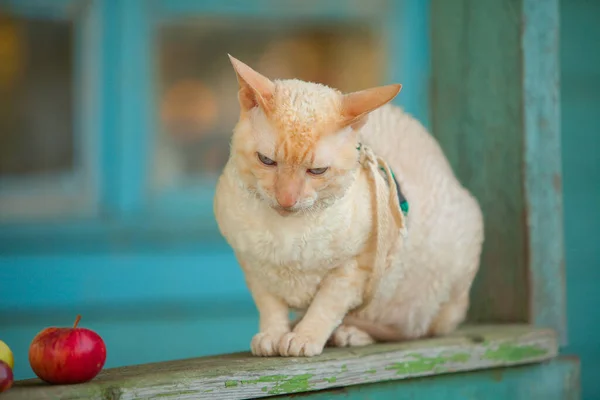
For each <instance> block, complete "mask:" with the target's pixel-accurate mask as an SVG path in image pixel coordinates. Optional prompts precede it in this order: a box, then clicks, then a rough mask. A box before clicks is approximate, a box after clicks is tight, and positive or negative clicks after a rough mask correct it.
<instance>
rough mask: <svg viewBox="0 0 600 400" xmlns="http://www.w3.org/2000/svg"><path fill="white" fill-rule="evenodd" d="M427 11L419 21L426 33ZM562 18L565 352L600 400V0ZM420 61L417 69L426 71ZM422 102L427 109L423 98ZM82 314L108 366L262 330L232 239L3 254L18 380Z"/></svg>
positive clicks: (3, 316)
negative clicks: (46, 334) (42, 345)
mask: <svg viewBox="0 0 600 400" xmlns="http://www.w3.org/2000/svg"><path fill="white" fill-rule="evenodd" d="M412 4H415V3H412ZM423 9H424V8H419V9H418V10H417V11H414V12H416V13H417V15H416V17H417V18H413V19H412V20H413V21H415V20H416V21H418V25H419V29H420V30H422V31H426V22H425V19H422V17H423V15H424V14H423ZM419 10H420V11H419ZM561 15H562V21H561V23H562V33H561V47H562V54H561V62H562V94H561V95H562V140H563V166H564V175H563V188H564V196H565V231H566V246H567V286H568V313H569V315H568V318H569V346H568V347H567V348H566V349H565V352H567V353H575V354H577V355H579V356H580V357H581V358H582V366H583V370H582V372H583V380H582V383H583V394H584V398H586V399H588V398H589V399H593V398H600V384H598V383H597V377H598V376H600V361H599V360H600V345H598V344H597V336H598V334H599V333H600V312H598V311H596V307H597V305H598V303H599V302H600V290H598V289H597V282H598V281H600V250H598V249H597V247H596V244H598V243H600V211H599V210H598V209H597V208H596V207H597V206H598V205H599V204H600V156H598V150H597V149H595V147H594V145H595V144H598V143H600V122H599V121H600V120H599V114H600V39H598V38H600V2H599V1H592V0H587V1H586V0H569V1H566V0H565V1H563V2H562V4H561ZM422 37H425V36H422ZM411 51H412V52H414V54H413V56H416V57H417V58H418V59H419V63H422V62H423V60H426V59H427V57H428V55H427V53H426V52H425V51H424V50H423V48H422V46H417V48H416V49H412V50H411ZM425 64H426V63H425ZM409 67H410V68H408V67H407V68H406V69H407V70H409V71H408V74H416V73H417V72H415V71H417V70H419V71H421V70H422V69H421V68H417V67H418V65H416V64H415V65H412V64H411V65H410V66H409ZM419 79H420V78H419ZM421 103H425V102H421V101H419V104H421ZM413 111H414V112H415V113H416V114H418V115H423V116H424V115H427V113H426V111H425V110H424V109H422V107H420V106H419V107H415V109H414V110H413ZM77 313H82V314H83V320H82V325H83V326H87V327H90V328H92V329H95V330H97V331H99V332H101V334H102V336H103V337H104V338H105V340H106V342H107V344H108V349H109V354H108V360H107V367H111V366H116V365H124V364H135V363H143V362H150V361H160V360H167V359H173V358H185V357H192V356H198V355H204V354H215V353H222V352H230V351H236V350H244V349H247V347H248V341H249V338H250V337H251V336H252V334H253V333H254V331H255V329H256V312H255V310H254V307H253V305H252V303H251V301H250V298H249V296H248V293H247V290H246V289H245V285H244V282H243V278H242V275H241V272H240V271H239V268H238V267H237V265H236V263H235V260H234V258H233V255H232V254H231V251H230V250H229V249H228V248H227V247H226V246H225V245H217V246H210V247H204V248H200V247H198V248H196V249H190V248H186V249H185V250H178V251H168V250H155V249H147V251H136V252H131V253H111V252H82V253H70V254H60V252H57V253H56V254H53V255H47V254H45V253H40V254H38V255H36V254H32V255H27V256H25V255H0V338H1V339H2V340H5V341H7V342H8V343H9V344H10V346H11V348H12V349H13V350H14V352H15V356H16V367H15V374H16V377H17V378H26V377H31V376H32V372H31V370H30V368H29V365H28V363H27V348H28V346H29V343H30V341H31V339H32V338H33V336H34V335H35V333H37V332H38V331H39V330H40V329H42V328H43V327H46V326H50V325H67V324H70V323H71V322H72V320H73V319H74V317H75V315H76V314H77Z"/></svg>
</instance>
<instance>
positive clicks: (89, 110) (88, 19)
mask: <svg viewBox="0 0 600 400" xmlns="http://www.w3.org/2000/svg"><path fill="white" fill-rule="evenodd" d="M98 5H99V2H98V1H91V2H77V1H74V0H59V1H56V2H52V3H41V2H39V1H35V0H1V1H0V6H1V7H3V8H6V9H8V10H9V11H10V13H11V15H15V16H18V17H24V18H35V19H45V20H53V21H71V22H72V23H73V28H74V29H73V32H74V36H73V38H72V39H73V41H72V43H73V50H74V51H73V58H72V62H73V71H74V76H73V80H72V84H73V86H72V87H73V92H74V93H73V94H74V96H73V111H74V112H73V120H72V124H73V134H74V137H73V141H74V167H73V170H71V171H68V172H56V173H42V174H36V175H34V176H30V177H0V224H3V223H7V222H8V223H11V222H16V221H26V222H30V221H44V220H48V219H57V218H58V219H65V218H81V217H90V216H94V215H96V214H97V213H98V196H99V192H100V182H99V176H100V174H99V170H100V160H99V157H98V151H96V149H98V148H99V147H100V144H99V138H100V134H101V123H102V118H101V116H100V115H101V112H102V109H101V108H99V107H98V100H99V97H100V90H101V89H100V87H99V86H100V83H101V79H100V75H99V74H100V73H101V71H99V70H98V69H97V68H94V67H93V66H94V65H97V64H98V62H99V57H100V56H101V54H100V52H99V51H98V50H99V48H100V41H99V37H98V24H99V21H98V12H97V9H98ZM23 204H26V205H27V207H23ZM0 226H2V225H0Z"/></svg>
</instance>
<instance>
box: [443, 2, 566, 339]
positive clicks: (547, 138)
mask: <svg viewBox="0 0 600 400" xmlns="http://www.w3.org/2000/svg"><path fill="white" fill-rule="evenodd" d="M558 15H559V10H558V0H543V1H538V0H456V1H451V2H448V1H445V0H432V2H431V17H432V18H431V38H432V44H431V45H432V51H431V54H432V96H431V102H432V103H431V106H432V127H433V133H434V135H435V136H436V137H437V138H438V140H439V141H440V143H441V145H442V146H443V148H444V150H445V151H446V153H447V154H448V157H449V158H450V162H451V163H452V166H453V168H454V170H455V171H456V173H457V174H458V176H459V178H460V179H461V181H462V182H463V184H464V185H465V186H466V187H468V188H469V189H470V190H471V191H472V192H473V193H474V194H475V196H476V197H477V198H478V200H479V202H480V204H481V206H482V208H483V211H484V214H485V223H486V241H485V245H484V252H483V255H482V268H481V271H480V273H479V275H478V277H477V279H476V282H475V285H474V288H473V290H472V299H473V300H472V306H471V310H470V314H469V318H470V320H471V321H477V322H492V321H493V322H517V321H518V322H532V323H534V324H536V325H539V326H545V327H551V328H553V329H555V330H557V332H558V333H559V335H560V338H561V343H563V344H564V343H566V323H565V320H566V318H565V313H566V311H565V308H566V307H565V282H564V248H563V226H562V189H561V157H560V116H559V106H560V104H559V79H558V77H559V64H558V37H559V27H558V20H559V18H558Z"/></svg>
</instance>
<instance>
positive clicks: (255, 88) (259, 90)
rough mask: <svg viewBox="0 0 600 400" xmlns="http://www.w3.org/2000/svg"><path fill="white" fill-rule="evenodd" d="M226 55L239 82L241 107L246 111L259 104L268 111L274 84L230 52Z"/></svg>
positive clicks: (271, 101)
mask: <svg viewBox="0 0 600 400" xmlns="http://www.w3.org/2000/svg"><path fill="white" fill-rule="evenodd" d="M228 56H229V60H230V61H231V64H232V65H233V69H234V70H235V74H236V76H237V80H238V83H239V84H240V91H239V92H238V99H239V102H240V106H241V107H242V109H244V110H245V111H248V110H250V109H252V108H254V107H256V106H261V107H262V108H263V110H264V111H265V112H268V111H270V110H271V107H272V103H273V94H274V93H275V84H274V83H273V82H272V81H271V80H270V79H269V78H267V77H265V76H263V75H261V74H259V73H258V72H256V71H255V70H253V69H252V68H250V67H249V66H247V65H246V64H244V63H243V62H241V61H240V60H238V59H236V58H234V57H232V56H231V55H230V54H228Z"/></svg>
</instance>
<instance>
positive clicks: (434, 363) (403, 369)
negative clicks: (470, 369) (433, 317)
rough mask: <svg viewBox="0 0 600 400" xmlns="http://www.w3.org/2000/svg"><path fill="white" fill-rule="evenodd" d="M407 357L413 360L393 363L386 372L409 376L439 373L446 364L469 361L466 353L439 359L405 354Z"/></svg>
mask: <svg viewBox="0 0 600 400" xmlns="http://www.w3.org/2000/svg"><path fill="white" fill-rule="evenodd" d="M407 356H408V357H412V358H414V359H415V360H412V361H405V362H400V363H394V364H392V365H390V366H389V367H386V368H385V369H386V370H388V371H389V370H395V371H396V374H397V375H409V374H419V373H423V372H432V371H441V370H443V367H440V366H441V365H444V364H446V363H449V362H452V363H464V362H467V361H469V358H470V357H471V356H470V355H469V354H468V353H457V354H453V355H450V356H439V357H423V356H422V355H420V354H414V353H413V354H407Z"/></svg>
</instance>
